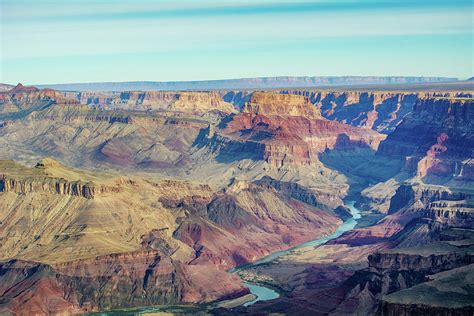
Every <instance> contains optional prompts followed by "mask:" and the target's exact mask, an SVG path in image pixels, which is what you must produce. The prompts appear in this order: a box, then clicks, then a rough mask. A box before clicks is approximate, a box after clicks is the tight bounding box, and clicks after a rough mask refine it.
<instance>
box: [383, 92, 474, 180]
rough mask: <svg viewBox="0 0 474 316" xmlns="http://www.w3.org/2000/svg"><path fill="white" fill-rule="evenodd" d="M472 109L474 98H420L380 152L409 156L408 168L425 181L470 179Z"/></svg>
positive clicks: (472, 145) (473, 146)
mask: <svg viewBox="0 0 474 316" xmlns="http://www.w3.org/2000/svg"><path fill="white" fill-rule="evenodd" d="M473 111H474V103H473V101H472V99H471V100H460V99H445V98H443V99H424V100H419V101H418V102H417V103H416V104H415V106H414V109H413V112H412V113H411V114H410V115H408V116H407V117H406V118H405V119H404V121H403V122H402V123H401V124H400V125H399V126H398V127H397V129H396V130H395V131H394V132H393V133H392V134H390V135H389V137H388V138H387V140H386V141H385V142H384V143H383V144H382V145H381V146H380V148H379V150H378V151H379V153H380V154H382V155H402V156H406V157H407V158H406V170H408V171H411V172H413V173H415V174H416V176H418V177H420V178H423V179H424V181H425V182H435V183H436V182H440V181H444V182H446V181H449V180H451V179H455V180H460V181H464V180H466V181H469V179H472V170H473V162H472V159H471V158H472V156H473V152H472V148H474V138H473V136H472V133H471V132H470V131H472V129H473V123H472V121H473V119H472V118H473ZM413 131H416V133H413Z"/></svg>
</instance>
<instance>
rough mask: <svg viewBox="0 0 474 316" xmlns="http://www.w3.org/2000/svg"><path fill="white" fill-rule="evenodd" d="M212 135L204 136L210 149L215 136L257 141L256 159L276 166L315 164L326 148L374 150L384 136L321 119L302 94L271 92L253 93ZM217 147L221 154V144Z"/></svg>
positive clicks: (214, 141)
mask: <svg viewBox="0 0 474 316" xmlns="http://www.w3.org/2000/svg"><path fill="white" fill-rule="evenodd" d="M209 132H210V130H209ZM212 135H214V137H213V138H211V137H210V133H209V135H208V137H207V138H208V139H209V138H211V139H213V141H212V142H211V143H212V144H214V145H213V146H214V148H216V143H219V139H220V140H221V141H220V142H221V143H233V142H235V141H238V142H240V143H253V144H256V143H257V144H260V146H262V147H263V148H264V150H263V157H260V158H259V159H262V160H265V161H266V162H268V163H269V164H270V165H272V166H274V167H277V168H285V167H288V166H291V165H302V166H308V165H311V164H313V163H317V162H318V158H317V155H318V154H319V153H321V152H324V151H325V150H328V149H353V148H358V147H362V148H374V149H375V148H377V146H378V145H379V143H380V141H382V140H383V139H384V138H385V136H384V135H381V134H378V133H376V132H374V131H367V130H361V129H357V128H354V127H351V126H348V125H344V124H340V123H338V122H334V121H328V120H325V119H323V118H321V116H320V114H319V113H318V111H317V109H316V108H315V107H313V106H312V105H311V104H310V103H309V102H308V101H307V99H305V98H304V97H302V96H295V95H283V94H278V93H271V92H258V93H257V92H254V93H253V94H252V96H251V98H250V101H249V102H248V103H247V104H245V105H244V109H243V112H242V113H239V114H237V115H235V116H233V117H232V118H230V119H229V120H226V121H225V122H223V123H222V124H221V125H219V126H218V129H214V130H213V131H212ZM224 139H228V140H227V141H224ZM219 147H220V148H224V149H223V150H222V151H221V152H222V153H223V154H225V152H226V150H225V148H226V147H225V145H222V146H219ZM219 153H220V152H219ZM242 155H244V154H243V153H241V154H240V156H242ZM246 156H251V155H250V153H248V154H247V155H246Z"/></svg>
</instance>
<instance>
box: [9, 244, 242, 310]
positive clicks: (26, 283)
mask: <svg viewBox="0 0 474 316" xmlns="http://www.w3.org/2000/svg"><path fill="white" fill-rule="evenodd" d="M0 271H2V273H1V276H0V278H1V279H2V282H1V284H2V286H1V288H0V291H1V293H0V294H1V296H2V298H3V302H2V303H3V304H2V305H4V304H5V303H7V304H8V307H6V308H5V307H2V308H3V309H4V310H8V311H11V312H13V313H15V312H24V311H30V312H32V313H33V312H37V313H40V314H43V313H48V311H49V312H59V313H64V312H67V311H69V312H73V311H75V312H78V311H82V312H84V311H94V310H95V311H97V310H106V309H114V308H129V307H133V306H153V305H164V304H177V303H202V302H209V301H213V300H216V299H220V298H229V297H233V296H235V295H242V294H245V293H246V292H247V291H248V290H246V289H245V288H243V287H242V286H241V283H240V280H239V279H238V277H236V276H234V275H231V274H227V273H225V272H222V271H218V270H212V269H211V268H208V269H202V268H200V267H187V266H185V265H183V264H181V263H178V262H175V261H174V260H172V259H170V258H169V257H167V256H164V255H162V254H160V253H159V252H158V251H156V250H150V251H137V252H131V253H123V254H111V255H104V256H98V257H95V258H92V259H87V260H78V261H71V262H67V263H63V264H56V265H46V264H40V263H31V262H24V261H17V260H12V261H8V262H5V263H3V264H1V265H0ZM211 275H212V276H213V277H218V278H219V280H220V281H219V282H214V279H213V277H211ZM45 287H48V288H49V289H50V290H49V291H48V292H47V293H48V299H46V300H44V299H41V298H42V297H43V296H44V294H45V291H46V290H47V289H45ZM58 305H59V306H58Z"/></svg>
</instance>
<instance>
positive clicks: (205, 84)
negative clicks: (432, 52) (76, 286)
mask: <svg viewBox="0 0 474 316" xmlns="http://www.w3.org/2000/svg"><path fill="white" fill-rule="evenodd" d="M455 81H457V79H456V78H446V77H359V76H343V77H264V78H242V79H226V80H207V81H168V82H155V81H129V82H96V83H70V84H50V85H37V87H40V88H51V89H56V90H62V91H131V90H139V91H150V90H162V91H181V90H237V89H278V88H312V87H337V86H353V85H395V84H423V83H442V82H455Z"/></svg>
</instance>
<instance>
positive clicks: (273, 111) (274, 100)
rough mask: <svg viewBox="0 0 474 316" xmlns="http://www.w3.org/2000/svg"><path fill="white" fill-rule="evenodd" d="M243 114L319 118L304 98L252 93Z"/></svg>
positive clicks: (315, 110) (316, 111)
mask: <svg viewBox="0 0 474 316" xmlns="http://www.w3.org/2000/svg"><path fill="white" fill-rule="evenodd" d="M242 112H243V113H249V114H254V115H265V116H274V115H280V116H303V117H307V118H320V117H321V114H320V113H319V111H318V109H317V108H315V107H313V106H311V103H310V102H309V100H308V99H307V98H306V97H304V96H298V95H289V94H277V93H266V92H254V93H252V96H251V97H250V100H249V102H248V103H246V104H245V105H244V107H243V109H242Z"/></svg>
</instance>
